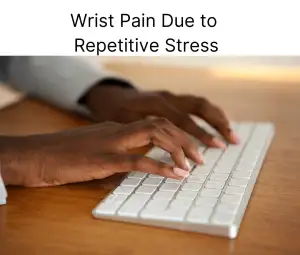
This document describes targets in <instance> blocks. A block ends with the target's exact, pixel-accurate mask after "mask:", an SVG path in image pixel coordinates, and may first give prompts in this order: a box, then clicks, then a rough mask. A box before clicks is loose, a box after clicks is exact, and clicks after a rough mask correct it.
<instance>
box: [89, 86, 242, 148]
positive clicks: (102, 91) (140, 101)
mask: <svg viewBox="0 0 300 255" xmlns="http://www.w3.org/2000/svg"><path fill="white" fill-rule="evenodd" d="M86 104H87V106H88V107H89V108H90V109H91V110H92V112H93V113H94V114H95V116H96V118H97V120H99V121H116V122H121V123H129V122H132V121H137V120H140V119H144V118H145V117H147V116H159V117H164V118H166V119H168V120H170V121H171V122H172V123H173V124H175V125H177V126H178V127H180V128H181V129H182V130H184V131H186V132H188V133H190V134H191V135H193V136H194V137H196V138H198V139H199V140H200V141H201V142H203V143H204V144H205V145H208V146H212V147H220V148H222V147H224V146H225V144H224V143H223V142H222V141H221V140H219V139H217V138H216V137H214V136H213V135H212V134H209V133H207V132H206V131H205V130H204V129H202V128H200V127H198V126H197V125H196V124H195V123H194V121H193V120H192V119H191V118H190V116H189V115H190V114H194V115H196V116H198V117H200V118H202V119H203V120H205V121H206V122H207V123H208V124H210V125H211V126H212V127H213V128H215V129H216V130H217V131H218V132H219V133H220V134H221V135H222V136H223V137H224V138H225V140H227V141H228V142H229V143H238V142H239V138H238V137H237V135H236V134H235V133H234V132H233V131H232V130H231V128H230V125H229V122H228V120H227V117H226V116H225V114H224V113H223V111H222V110H221V109H220V108H218V107H217V106H215V105H213V104H211V103H210V102H209V101H208V100H207V99H205V98H201V97H195V96H176V95H173V94H171V93H169V92H139V91H138V90H136V89H134V88H122V87H119V86H113V85H107V86H106V85H101V86H96V87H94V88H93V89H91V91H90V92H89V93H88V95H87V97H86Z"/></svg>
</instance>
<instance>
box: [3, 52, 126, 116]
mask: <svg viewBox="0 0 300 255" xmlns="http://www.w3.org/2000/svg"><path fill="white" fill-rule="evenodd" d="M9 73H10V78H9V83H10V84H11V85H12V86H13V87H15V88H17V89H19V90H21V91H23V92H25V93H26V94H29V95H33V96H36V97H38V98H40V99H43V100H46V101H48V102H50V103H53V104H55V105H57V106H59V107H62V108H64V109H68V110H79V111H81V112H82V111H84V112H87V111H88V109H87V108H86V107H85V106H84V105H80V103H79V100H80V98H82V96H84V95H85V94H86V93H87V92H88V91H89V90H90V89H91V88H92V87H93V86H95V85H97V84H101V82H102V81H104V80H118V81H119V83H120V84H121V83H122V84H130V82H129V81H127V80H126V79H124V78H123V77H121V76H120V75H117V74H116V73H113V72H110V71H108V70H105V69H104V68H103V67H101V66H100V63H99V62H98V61H94V59H91V58H85V57H64V56H63V57H14V58H13V60H12V62H11V63H10V70H9ZM128 86H130V85H128Z"/></svg>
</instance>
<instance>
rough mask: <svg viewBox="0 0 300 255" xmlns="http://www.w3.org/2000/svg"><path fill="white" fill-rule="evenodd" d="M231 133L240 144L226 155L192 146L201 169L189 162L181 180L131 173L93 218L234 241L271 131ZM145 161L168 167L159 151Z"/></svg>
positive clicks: (253, 127) (253, 126) (249, 127)
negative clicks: (200, 155)
mask: <svg viewBox="0 0 300 255" xmlns="http://www.w3.org/2000/svg"><path fill="white" fill-rule="evenodd" d="M198 122H199V121H198ZM198 124H199V125H201V123H200V122H199V123H198ZM202 126H203V124H202ZM233 128H234V130H235V131H236V133H237V134H238V135H239V137H240V138H241V143H240V144H239V145H228V147H227V149H226V150H221V149H214V148H206V147H204V146H203V145H201V144H200V143H198V144H199V150H200V151H202V152H203V154H204V160H205V164H204V165H195V164H194V163H193V162H191V161H190V163H191V164H192V165H193V168H192V170H191V172H190V176H189V177H187V178H186V179H185V180H183V181H178V180H174V179H170V178H164V177H161V176H157V175H151V174H145V173H142V172H132V173H130V174H128V175H127V176H126V178H125V179H124V180H123V182H122V183H121V184H120V185H119V186H118V187H117V188H116V189H115V190H114V191H113V192H112V193H110V194H109V195H108V196H107V197H106V198H105V199H104V200H103V201H101V202H100V203H99V204H98V205H97V206H96V207H95V208H94V210H93V212H92V214H93V216H94V217H96V218H101V219H111V220H116V221H126V222H131V223H138V224H143V225H152V226H158V227H166V228H171V229H178V230H183V231H192V232H200V233H206V234H211V235H218V236H225V237H228V238H231V239H233V238H235V237H236V236H237V234H238V231H239V227H240V224H241V221H242V219H243V217H244V213H245V210H246V207H247V205H248V202H249V198H250V196H251V192H252V190H253V187H254V185H255V182H256V179H257V176H258V174H259V171H260V169H261V166H262V163H263V160H264V158H265V155H266V152H267V150H268V148H269V145H270V143H271V141H272V138H273V135H274V132H275V130H274V127H273V125H272V124H270V123H248V122H247V123H233ZM208 129H210V128H209V127H208ZM210 131H212V130H210ZM147 156H148V157H151V158H154V159H157V160H161V161H164V162H170V161H172V160H171V157H170V155H169V154H168V153H166V152H165V151H163V150H161V149H160V148H153V149H152V150H151V151H150V152H149V153H148V154H147Z"/></svg>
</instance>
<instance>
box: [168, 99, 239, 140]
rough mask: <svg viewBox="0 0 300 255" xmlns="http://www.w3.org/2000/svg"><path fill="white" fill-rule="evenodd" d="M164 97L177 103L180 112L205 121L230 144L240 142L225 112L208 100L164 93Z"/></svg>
mask: <svg viewBox="0 0 300 255" xmlns="http://www.w3.org/2000/svg"><path fill="white" fill-rule="evenodd" d="M164 95H165V96H166V97H167V100H168V101H170V102H171V103H175V105H176V106H177V107H178V108H179V109H180V110H184V111H185V112H186V113H191V114H194V115H196V116H198V117H200V118H202V119H203V120H205V121H206V122H207V123H208V124H210V125H211V126H212V127H213V128H215V129H216V130H217V131H218V132H219V133H220V134H221V135H222V136H223V137H224V138H225V139H226V140H227V141H228V142H230V143H238V142H239V138H238V136H237V135H236V134H235V132H234V131H233V130H232V129H231V127H230V124H229V121H228V118H227V116H226V115H225V113H224V112H223V110H221V109H220V108H219V107H217V106H215V105H213V104H211V103H210V102H209V101H208V100H207V99H205V98H202V97H194V96H181V97H175V96H172V95H171V94H166V93H164Z"/></svg>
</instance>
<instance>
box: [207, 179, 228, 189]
mask: <svg viewBox="0 0 300 255" xmlns="http://www.w3.org/2000/svg"><path fill="white" fill-rule="evenodd" d="M224 185H225V182H224V181H207V182H206V184H205V188H209V189H220V190H221V189H223V187H224Z"/></svg>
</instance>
